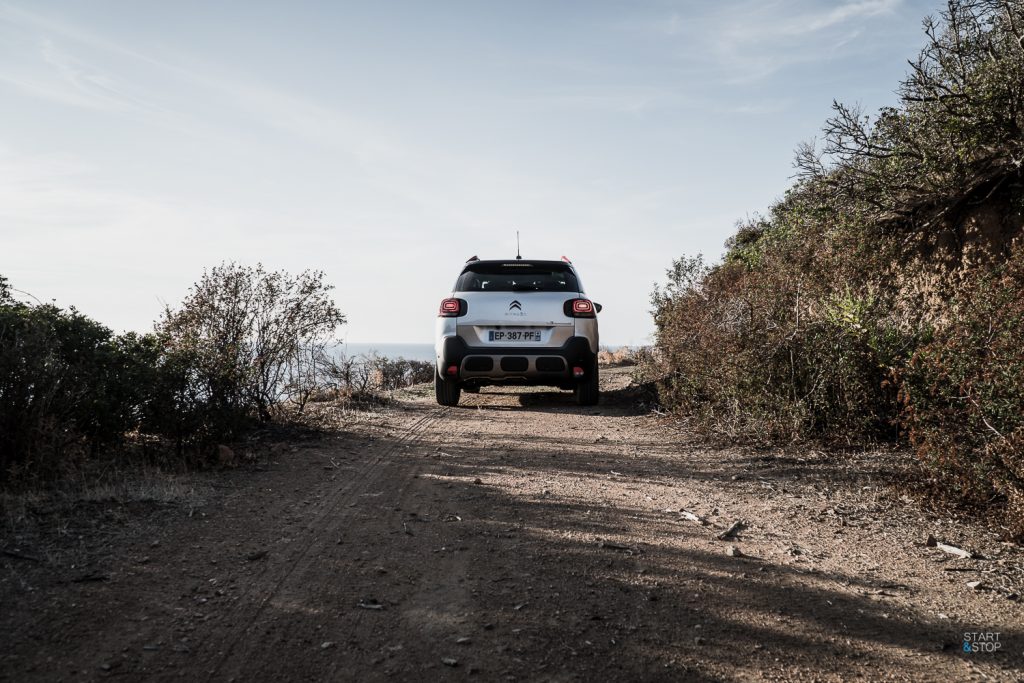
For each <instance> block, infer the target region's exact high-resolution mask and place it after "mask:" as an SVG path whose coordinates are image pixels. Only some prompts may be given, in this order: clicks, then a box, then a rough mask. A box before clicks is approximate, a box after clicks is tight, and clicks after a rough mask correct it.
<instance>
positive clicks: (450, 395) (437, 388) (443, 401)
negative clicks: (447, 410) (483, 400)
mask: <svg viewBox="0 0 1024 683" xmlns="http://www.w3.org/2000/svg"><path fill="white" fill-rule="evenodd" d="M461 394H462V387H460V386H459V383H458V381H457V380H454V379H448V378H447V377H441V375H439V374H437V373H436V372H435V373H434V396H435V397H436V398H437V402H438V404H440V405H443V406H457V405H459V396H460V395H461Z"/></svg>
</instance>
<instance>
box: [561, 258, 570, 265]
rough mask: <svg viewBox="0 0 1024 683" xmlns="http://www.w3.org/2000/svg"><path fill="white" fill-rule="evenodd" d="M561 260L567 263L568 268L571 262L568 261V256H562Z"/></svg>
mask: <svg viewBox="0 0 1024 683" xmlns="http://www.w3.org/2000/svg"><path fill="white" fill-rule="evenodd" d="M562 260H563V261H565V262H566V263H568V264H569V265H570V266H571V265H572V261H570V260H569V257H568V256H563V257H562Z"/></svg>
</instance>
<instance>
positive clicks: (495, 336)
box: [487, 330, 541, 342]
mask: <svg viewBox="0 0 1024 683" xmlns="http://www.w3.org/2000/svg"><path fill="white" fill-rule="evenodd" d="M487 341H492V342H539V341H541V331H540V330H488V331H487Z"/></svg>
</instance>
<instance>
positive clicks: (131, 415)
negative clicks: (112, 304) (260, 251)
mask: <svg viewBox="0 0 1024 683" xmlns="http://www.w3.org/2000/svg"><path fill="white" fill-rule="evenodd" d="M329 291H330V287H329V286H327V285H325V284H324V283H323V275H322V274H321V273H317V272H304V273H301V274H300V275H298V276H291V275H288V274H287V273H283V272H275V273H271V272H267V271H265V270H264V269H263V268H262V266H257V267H255V268H246V267H243V266H238V265H235V264H225V265H222V266H219V267H217V268H214V269H212V270H211V271H209V272H207V273H205V274H204V276H203V278H202V279H201V280H200V281H199V282H198V283H196V284H195V285H194V287H193V288H192V291H191V292H190V294H189V296H188V297H187V298H186V300H185V302H184V303H183V304H182V306H181V308H180V309H177V310H168V311H166V313H165V315H164V317H163V319H162V320H161V322H160V323H159V324H158V325H157V329H156V332H155V333H153V334H145V335H138V334H135V333H128V334H124V335H114V334H113V333H112V332H111V331H110V330H109V329H107V328H106V327H104V326H103V325H101V324H100V323H98V322H96V321H94V320H91V319H90V318H88V317H86V316H84V315H82V314H81V313H79V312H77V311H76V310H74V309H70V310H62V309H60V308H58V307H56V306H53V305H46V304H38V305H30V304H26V303H22V302H19V301H16V300H15V299H14V298H13V297H12V296H11V289H10V287H9V285H8V284H7V281H6V280H5V279H4V278H2V277H0V479H8V480H10V479H18V480H23V479H25V478H28V477H42V478H45V477H52V476H56V475H57V474H59V472H60V471H61V470H62V469H64V468H66V467H68V466H70V465H73V464H75V463H77V462H78V461H80V460H84V459H86V458H89V457H92V456H96V455H97V454H98V453H99V452H100V451H101V450H104V449H107V448H112V449H115V450H116V449H117V448H119V447H120V446H122V445H123V444H124V442H125V439H126V435H127V434H129V433H131V432H139V433H141V434H145V435H147V436H152V437H157V438H158V439H160V440H162V441H164V442H167V441H169V442H170V443H171V444H172V445H173V446H174V450H175V452H176V453H177V454H178V455H179V456H187V457H189V458H190V459H192V460H193V461H196V460H202V459H203V458H204V457H205V456H207V455H209V454H210V453H212V451H213V446H215V445H216V444H217V443H220V442H223V441H225V440H229V439H233V438H235V437H237V436H239V435H240V434H241V433H242V431H243V430H244V429H245V428H246V427H248V426H249V425H251V424H252V423H254V422H258V421H266V420H269V419H271V418H272V417H273V415H274V414H275V413H277V412H279V409H280V407H281V406H282V404H283V403H285V402H288V401H295V400H296V397H298V396H300V395H302V396H308V394H309V392H310V391H311V390H312V389H313V388H315V387H316V383H317V382H318V381H320V376H321V370H320V369H319V368H318V366H317V362H316V359H317V358H318V357H319V356H321V355H322V354H323V348H324V344H325V343H326V339H327V338H328V335H330V334H332V333H333V332H334V331H335V329H336V328H337V326H338V325H340V324H342V323H343V322H344V316H342V315H341V313H340V312H339V311H338V309H337V307H336V306H335V304H334V302H333V301H332V300H331V299H330V298H329V296H328V294H329Z"/></svg>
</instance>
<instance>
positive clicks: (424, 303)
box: [0, 0, 939, 344]
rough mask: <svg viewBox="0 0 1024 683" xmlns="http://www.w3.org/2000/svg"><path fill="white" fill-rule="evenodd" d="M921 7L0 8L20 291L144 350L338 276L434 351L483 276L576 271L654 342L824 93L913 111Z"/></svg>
mask: <svg viewBox="0 0 1024 683" xmlns="http://www.w3.org/2000/svg"><path fill="white" fill-rule="evenodd" d="M938 9H939V5H938V3H936V2H919V1H916V0H853V1H848V2H840V1H835V2H826V1H824V0H795V1H792V2H772V1H770V0H767V1H766V0H756V1H748V0H737V1H728V0H723V1H722V2H715V3H711V2H690V1H676V2H673V1H670V0H657V1H651V2H597V1H595V2H582V1H576V2H551V1H550V0H548V1H544V2H501V3H499V2H468V1H467V2H441V1H439V2H362V3H351V2H288V3H269V2H266V3H261V2H254V1H248V2H217V3H211V2H189V1H182V0H178V1H176V2H173V3H171V2H163V1H162V2H155V1H136V2H113V1H109V0H108V1H100V0H96V1H95V2H41V1H33V2H24V3H5V2H2V1H0V273H2V274H4V275H5V276H7V277H8V278H9V279H10V280H11V281H12V283H13V285H14V286H15V287H17V288H19V289H22V290H25V291H28V292H31V293H32V294H33V295H34V296H36V297H38V298H40V299H43V300H51V299H52V300H55V301H56V302H57V303H58V304H59V305H63V306H68V305H72V304H73V305H75V306H77V307H78V308H79V309H80V310H82V311H83V312H85V313H87V314H89V315H91V316H93V317H95V318H97V319H99V320H101V321H102V322H104V323H106V324H107V325H109V326H111V327H113V328H114V329H116V330H123V329H135V330H146V329H149V328H150V327H151V325H152V321H153V320H154V319H155V318H156V317H157V316H158V315H159V312H160V311H161V309H162V307H163V305H164V304H165V303H166V304H171V305H173V304H175V303H176V302H178V301H180V300H181V299H182V298H183V296H184V295H185V294H186V292H187V289H188V286H189V285H190V284H191V283H192V282H193V281H194V280H195V279H196V278H197V277H198V276H199V275H200V273H201V272H202V270H203V268H204V267H206V266H211V265H216V264H217V263H220V262H221V261H223V260H237V261H241V262H244V263H255V262H257V261H261V262H263V263H264V264H265V265H266V266H267V267H269V268H275V269H276V268H284V269H288V270H292V271H298V270H301V269H304V268H318V269H322V270H324V271H326V273H327V279H328V280H329V281H330V282H331V283H333V284H334V285H336V287H337V290H336V292H335V294H336V299H337V301H338V303H339V304H340V306H341V308H342V310H343V311H345V312H346V313H347V314H348V317H349V325H347V326H346V329H344V330H343V335H344V336H345V337H347V339H348V340H349V341H353V342H370V341H372V342H417V341H431V338H432V329H433V317H434V314H435V312H436V308H437V302H438V301H439V300H440V299H441V298H442V297H443V296H444V295H445V294H446V293H447V291H448V290H449V289H450V287H451V284H452V282H453V281H454V279H455V276H456V274H457V272H458V269H459V267H460V266H461V264H462V263H463V261H465V259H466V258H468V257H469V256H471V255H473V254H478V255H480V256H481V257H483V258H488V257H491V258H502V257H506V256H510V255H512V254H514V250H515V231H516V230H517V229H518V230H519V231H520V232H521V234H522V245H523V254H524V256H526V257H537V258H558V257H559V256H561V255H563V254H565V255H568V256H569V257H570V258H572V259H573V261H574V262H575V263H576V265H577V266H578V268H579V269H580V272H581V274H582V276H583V280H584V282H585V283H586V286H587V290H588V293H589V294H590V295H591V296H592V297H593V298H594V299H595V300H597V301H599V302H601V303H602V304H604V306H605V310H604V313H603V314H602V320H601V324H602V339H603V341H606V342H608V343H613V344H618V343H641V342H644V341H645V340H646V339H647V338H648V336H649V335H650V333H651V332H652V330H653V325H652V323H651V320H650V315H649V311H648V309H649V305H648V295H649V293H650V291H651V287H652V285H653V284H654V283H655V282H656V281H660V280H661V278H662V274H663V272H664V270H665V268H667V267H668V266H669V265H670V263H671V260H672V259H673V258H675V257H678V256H681V255H683V254H695V253H698V252H701V253H704V254H705V255H706V256H708V257H709V258H711V259H714V258H717V257H718V256H719V255H720V254H721V251H722V243H723V242H724V240H725V239H726V238H727V237H728V236H729V234H731V232H732V230H733V227H734V225H735V222H736V221H737V220H739V219H742V218H744V217H745V216H749V215H752V214H754V213H757V212H764V211H765V209H766V208H767V207H768V206H769V205H770V204H771V203H772V202H773V201H774V200H775V199H777V198H778V197H780V196H781V194H782V193H783V192H784V191H785V189H786V187H787V186H788V185H789V183H790V180H789V178H790V176H791V175H792V173H793V170H792V158H793V154H792V152H793V149H794V148H795V147H796V145H797V144H798V143H799V142H801V141H802V140H806V139H809V138H811V137H813V136H815V135H816V134H817V132H818V131H819V130H820V127H821V124H822V122H823V121H824V120H825V118H826V117H827V116H828V114H829V107H830V104H831V102H832V100H833V99H839V100H841V101H845V102H861V103H863V104H864V106H865V107H867V108H868V110H869V111H870V110H875V109H877V108H878V107H880V106H883V105H891V104H894V103H895V100H896V98H895V95H894V94H893V91H894V89H895V88H896V86H897V84H898V81H899V80H900V79H901V78H902V77H903V75H904V74H905V72H906V70H907V66H906V60H907V59H908V58H911V57H913V56H914V55H915V54H916V52H917V50H918V49H919V47H920V46H921V45H922V44H923V34H922V31H921V20H922V18H923V17H924V16H925V15H926V14H929V13H935V12H936V11H937V10H938Z"/></svg>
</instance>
